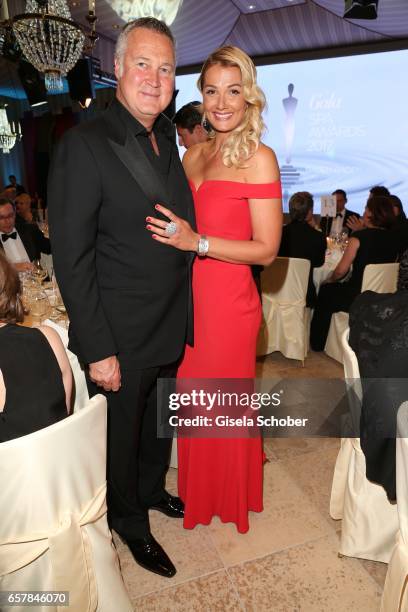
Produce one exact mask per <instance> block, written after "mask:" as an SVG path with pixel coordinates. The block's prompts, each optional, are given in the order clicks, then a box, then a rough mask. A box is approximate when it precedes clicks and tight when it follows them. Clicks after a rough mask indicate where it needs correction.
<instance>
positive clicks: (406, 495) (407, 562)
mask: <svg viewBox="0 0 408 612" xmlns="http://www.w3.org/2000/svg"><path fill="white" fill-rule="evenodd" d="M397 431H398V438H397V510H398V520H399V534H398V537H397V541H396V544H395V548H394V550H393V551H392V556H391V559H390V563H389V566H388V572H387V577H386V579H385V585H384V592H383V596H382V600H381V612H389V610H398V612H400V611H401V612H407V611H408V402H404V403H403V404H402V405H401V406H400V409H399V411H398V418H397Z"/></svg>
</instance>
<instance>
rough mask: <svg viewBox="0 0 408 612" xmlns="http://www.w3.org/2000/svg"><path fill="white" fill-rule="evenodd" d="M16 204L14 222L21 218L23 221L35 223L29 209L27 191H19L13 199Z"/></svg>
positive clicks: (29, 202) (29, 198) (29, 201)
mask: <svg viewBox="0 0 408 612" xmlns="http://www.w3.org/2000/svg"><path fill="white" fill-rule="evenodd" d="M14 204H15V205H16V213H17V215H16V222H17V221H18V220H22V221H24V222H25V223H35V219H34V215H33V212H32V210H31V196H30V195H28V193H20V194H19V195H18V196H16V199H15V200H14Z"/></svg>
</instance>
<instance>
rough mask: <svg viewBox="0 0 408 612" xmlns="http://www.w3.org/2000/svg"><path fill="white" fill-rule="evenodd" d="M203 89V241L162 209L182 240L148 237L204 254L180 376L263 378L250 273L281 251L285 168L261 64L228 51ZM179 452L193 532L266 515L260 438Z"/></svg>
mask: <svg viewBox="0 0 408 612" xmlns="http://www.w3.org/2000/svg"><path fill="white" fill-rule="evenodd" d="M198 86H199V88H200V90H201V92H202V95H203V109H204V113H205V118H206V120H207V121H208V122H209V123H210V124H211V127H212V130H211V132H210V136H209V140H208V141H207V142H205V143H201V144H198V145H195V146H193V147H191V148H190V149H188V151H187V153H186V154H185V156H184V159H183V165H184V168H185V171H186V174H187V177H188V179H189V181H190V185H191V189H192V192H193V196H194V202H195V212H196V220H197V228H198V233H197V232H194V231H193V230H192V229H191V227H190V226H189V224H188V223H187V222H186V221H184V220H183V219H180V218H178V217H177V216H176V215H174V214H173V213H172V212H171V211H169V210H168V209H166V208H164V207H162V206H157V209H158V210H159V211H160V212H161V213H163V214H164V215H165V216H166V217H168V219H169V220H170V222H172V224H171V228H170V232H171V231H172V230H173V231H174V230H175V233H173V234H171V235H169V227H168V226H167V224H166V222H163V221H160V220H158V219H152V218H149V219H148V222H149V224H150V225H148V229H149V230H150V231H152V233H153V238H155V239H156V240H159V241H161V242H163V243H167V244H169V245H171V246H174V247H176V248H179V249H182V250H186V251H187V250H190V251H196V252H198V254H199V257H197V258H196V260H195V262H194V267H193V298H194V347H189V346H187V347H186V351H185V355H184V358H183V361H182V363H181V366H180V368H179V371H178V378H181V379H186V378H218V379H219V378H241V379H248V378H254V376H255V356H256V339H257V334H258V330H259V325H260V322H261V304H260V300H259V295H258V293H257V289H256V286H255V283H254V281H253V277H252V273H251V265H253V264H260V265H268V264H270V263H271V262H272V261H273V259H274V258H275V257H276V254H277V251H278V248H279V243H280V236H281V227H282V211H281V199H280V198H281V190H280V183H279V169H278V165H277V162H276V157H275V154H274V153H273V151H272V150H271V149H270V148H269V147H267V146H265V145H263V144H262V143H261V142H260V136H261V133H262V130H263V122H262V116H261V115H262V110H263V108H264V104H265V98H264V95H263V93H262V91H261V90H260V89H259V87H258V86H257V84H256V69H255V66H254V64H253V62H252V60H251V59H250V58H249V57H248V56H247V55H246V54H245V53H244V52H243V51H241V50H240V49H238V48H236V47H222V48H220V49H218V50H217V51H215V52H214V53H213V54H211V55H210V57H209V58H208V59H207V60H206V62H205V63H204V66H203V69H202V72H201V75H200V78H199V81H198ZM178 453H179V479H178V481H179V495H180V497H181V499H182V500H183V501H184V503H185V516H184V526H185V527H186V528H193V527H195V525H196V524H198V523H202V524H206V525H207V524H209V523H210V521H211V519H212V517H213V516H219V517H220V519H221V520H222V521H223V522H234V523H235V524H236V526H237V529H238V531H239V532H241V533H245V532H246V531H248V511H249V510H252V511H256V512H261V511H262V463H263V453H262V440H261V438H260V437H259V436H258V437H252V438H251V437H246V438H236V437H235V438H233V437H232V438H228V439H226V438H222V439H221V438H198V437H179V438H178Z"/></svg>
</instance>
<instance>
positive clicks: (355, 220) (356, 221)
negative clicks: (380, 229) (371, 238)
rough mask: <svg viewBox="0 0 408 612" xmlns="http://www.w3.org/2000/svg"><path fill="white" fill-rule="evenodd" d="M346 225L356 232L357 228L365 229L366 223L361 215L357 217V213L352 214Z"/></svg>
mask: <svg viewBox="0 0 408 612" xmlns="http://www.w3.org/2000/svg"><path fill="white" fill-rule="evenodd" d="M346 225H347V227H348V228H349V229H351V231H352V232H356V231H357V230H362V229H365V227H366V226H365V223H364V221H363V219H362V218H361V217H360V218H359V217H356V215H351V216H350V217H349V218H348V219H347V221H346Z"/></svg>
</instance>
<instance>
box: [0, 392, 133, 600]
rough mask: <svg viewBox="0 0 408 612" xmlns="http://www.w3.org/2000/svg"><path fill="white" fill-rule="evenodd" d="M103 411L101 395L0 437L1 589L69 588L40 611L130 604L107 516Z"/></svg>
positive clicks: (38, 589)
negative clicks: (40, 424)
mask: <svg viewBox="0 0 408 612" xmlns="http://www.w3.org/2000/svg"><path fill="white" fill-rule="evenodd" d="M106 414H107V413H106V399H105V398H104V397H103V396H102V395H96V396H94V397H93V398H92V399H91V400H89V402H88V405H87V406H86V407H84V408H83V409H82V410H80V411H78V412H76V413H75V414H73V415H71V416H69V417H67V418H66V419H63V420H62V421H59V422H57V423H55V424H53V425H50V426H49V427H46V428H45V429H41V430H39V431H36V432H34V433H32V434H30V435H27V436H23V437H20V438H17V439H15V440H10V441H8V442H4V443H3V444H0V490H1V496H0V516H1V521H0V576H1V580H0V582H1V588H2V590H7V591H9V590H16V591H21V590H22V589H23V590H24V591H31V590H33V591H44V590H51V591H69V607H66V608H65V607H63V606H57V605H47V606H38V607H36V608H35V609H36V610H38V612H61V611H62V610H65V609H67V610H69V611H70V612H94V611H97V612H112V610H120V611H121V612H131V611H132V610H133V608H132V605H131V602H130V599H129V596H128V594H127V592H126V589H125V586H124V583H123V580H122V576H121V573H120V569H119V562H118V556H117V553H116V549H115V547H114V545H113V543H112V537H111V534H110V531H109V528H108V523H107V519H106ZM26 609H27V608H25V607H21V608H20V607H13V610H16V612H17V610H21V612H23V611H24V610H26Z"/></svg>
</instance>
